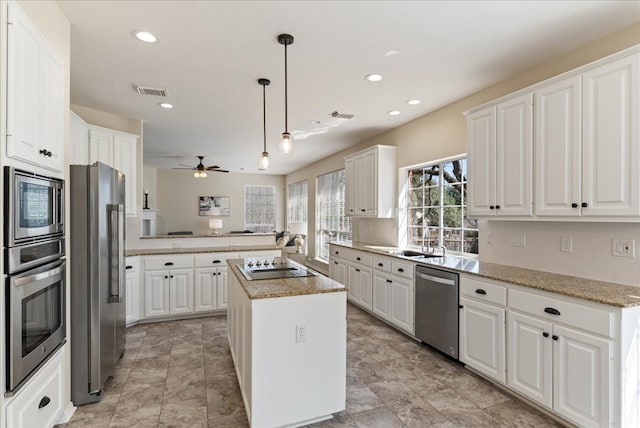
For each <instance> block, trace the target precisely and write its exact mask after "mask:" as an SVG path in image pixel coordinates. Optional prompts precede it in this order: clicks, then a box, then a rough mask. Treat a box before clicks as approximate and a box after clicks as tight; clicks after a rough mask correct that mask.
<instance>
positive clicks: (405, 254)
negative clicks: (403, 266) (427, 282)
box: [393, 250, 443, 259]
mask: <svg viewBox="0 0 640 428" xmlns="http://www.w3.org/2000/svg"><path fill="white" fill-rule="evenodd" d="M393 254H395V255H396V256H403V257H410V258H412V259H430V258H432V257H442V256H443V255H442V254H431V253H421V252H419V251H413V250H399V251H394V252H393Z"/></svg>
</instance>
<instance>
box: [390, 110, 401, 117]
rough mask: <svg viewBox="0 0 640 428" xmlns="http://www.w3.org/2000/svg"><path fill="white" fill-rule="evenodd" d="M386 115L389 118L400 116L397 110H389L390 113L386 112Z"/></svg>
mask: <svg viewBox="0 0 640 428" xmlns="http://www.w3.org/2000/svg"><path fill="white" fill-rule="evenodd" d="M387 114H388V115H389V116H397V115H399V114H400V112H399V111H398V110H391V111H388V112H387Z"/></svg>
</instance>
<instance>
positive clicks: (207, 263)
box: [194, 253, 239, 267]
mask: <svg viewBox="0 0 640 428" xmlns="http://www.w3.org/2000/svg"><path fill="white" fill-rule="evenodd" d="M238 257H239V256H238V253H206V254H196V255H195V256H194V261H195V266H196V267H218V266H226V265H227V259H235V258H238Z"/></svg>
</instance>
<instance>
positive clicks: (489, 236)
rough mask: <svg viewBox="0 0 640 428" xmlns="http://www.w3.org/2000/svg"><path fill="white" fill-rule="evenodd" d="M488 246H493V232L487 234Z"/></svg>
mask: <svg viewBox="0 0 640 428" xmlns="http://www.w3.org/2000/svg"><path fill="white" fill-rule="evenodd" d="M487 245H489V246H491V245H493V232H487Z"/></svg>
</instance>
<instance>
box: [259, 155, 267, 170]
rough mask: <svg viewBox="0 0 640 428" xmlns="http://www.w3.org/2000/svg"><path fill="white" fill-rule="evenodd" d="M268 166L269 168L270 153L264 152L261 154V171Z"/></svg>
mask: <svg viewBox="0 0 640 428" xmlns="http://www.w3.org/2000/svg"><path fill="white" fill-rule="evenodd" d="M268 168H269V153H268V152H262V153H261V154H260V165H259V166H258V169H259V170H261V171H264V170H266V169H268Z"/></svg>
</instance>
